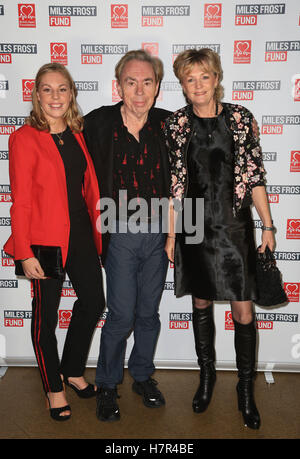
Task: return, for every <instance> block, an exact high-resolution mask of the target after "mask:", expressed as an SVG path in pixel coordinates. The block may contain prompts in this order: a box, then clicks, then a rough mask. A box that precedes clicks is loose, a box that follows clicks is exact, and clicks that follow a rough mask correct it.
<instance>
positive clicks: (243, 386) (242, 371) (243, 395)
mask: <svg viewBox="0 0 300 459" xmlns="http://www.w3.org/2000/svg"><path fill="white" fill-rule="evenodd" d="M234 328H235V338H234V344H235V351H236V365H237V369H238V377H239V382H238V384H237V387H236V388H237V394H238V408H239V410H240V411H241V412H242V415H243V418H244V423H245V425H246V426H248V427H250V428H251V429H259V427H260V416H259V412H258V410H257V408H256V405H255V401H254V395H253V380H254V376H255V358H256V326H255V320H253V321H252V322H250V323H249V324H246V325H244V324H241V323H239V322H236V321H234Z"/></svg>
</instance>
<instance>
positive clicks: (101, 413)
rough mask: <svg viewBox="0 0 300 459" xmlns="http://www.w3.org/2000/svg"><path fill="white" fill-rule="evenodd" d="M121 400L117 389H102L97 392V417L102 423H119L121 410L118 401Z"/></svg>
mask: <svg viewBox="0 0 300 459" xmlns="http://www.w3.org/2000/svg"><path fill="white" fill-rule="evenodd" d="M117 398H120V397H119V396H118V393H117V389H107V388H105V387H100V389H98V390H97V395H96V400H97V408H96V416H97V418H98V419H99V420H100V421H119V419H120V410H119V407H118V404H117V402H116V399H117Z"/></svg>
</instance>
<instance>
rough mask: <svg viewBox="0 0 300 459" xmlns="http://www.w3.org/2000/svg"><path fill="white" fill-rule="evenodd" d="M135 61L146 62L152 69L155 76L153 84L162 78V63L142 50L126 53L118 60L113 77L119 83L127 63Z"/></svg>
mask: <svg viewBox="0 0 300 459" xmlns="http://www.w3.org/2000/svg"><path fill="white" fill-rule="evenodd" d="M132 60H137V61H142V62H148V63H149V64H150V65H151V66H152V68H153V72H154V75H155V82H156V83H160V82H161V80H162V79H163V76H164V66H163V63H162V61H161V60H160V59H159V58H158V57H155V56H151V54H150V53H148V52H147V51H145V50H144V49H138V50H133V51H128V53H126V54H124V56H123V57H122V58H121V59H120V60H119V62H118V63H117V65H116V67H115V77H116V79H117V81H118V82H119V83H120V79H121V74H122V71H123V69H124V67H125V65H126V64H127V62H129V61H132Z"/></svg>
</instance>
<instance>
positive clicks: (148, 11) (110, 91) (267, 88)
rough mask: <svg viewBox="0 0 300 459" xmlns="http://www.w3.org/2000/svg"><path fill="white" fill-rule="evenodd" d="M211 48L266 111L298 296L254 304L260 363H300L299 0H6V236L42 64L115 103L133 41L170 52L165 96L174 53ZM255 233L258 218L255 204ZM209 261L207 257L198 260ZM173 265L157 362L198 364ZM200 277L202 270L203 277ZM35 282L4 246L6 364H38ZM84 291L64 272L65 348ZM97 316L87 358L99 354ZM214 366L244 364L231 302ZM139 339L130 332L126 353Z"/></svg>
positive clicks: (84, 97) (102, 101)
mask: <svg viewBox="0 0 300 459" xmlns="http://www.w3.org/2000/svg"><path fill="white" fill-rule="evenodd" d="M201 47H210V48H212V49H213V50H214V51H216V52H218V53H219V54H220V56H221V59H222V63H223V69H224V86H225V98H224V100H225V101H227V102H234V103H240V104H242V105H245V106H247V107H248V108H249V109H250V110H251V111H252V112H253V113H254V115H255V117H256V118H257V121H258V124H259V127H260V131H261V143H262V148H263V152H264V161H265V167H266V170H267V180H268V187H267V191H268V195H269V202H270V206H271V210H272V215H273V220H274V223H275V226H276V228H277V233H276V237H277V247H276V258H277V260H278V266H279V268H280V270H281V271H282V273H283V279H284V285H285V290H286V292H287V295H288V297H289V304H288V305H286V306H283V307H280V308H275V309H266V308H265V309H264V308H259V307H256V319H257V328H258V333H259V352H258V368H259V369H261V370H265V369H269V370H272V369H274V370H278V371H300V328H299V290H300V269H299V260H300V244H299V242H300V181H299V178H300V135H299V125H300V114H299V108H300V67H299V62H300V7H299V3H298V1H296V0H284V1H282V2H281V3H275V2H274V1H270V0H264V1H258V0H256V1H255V0H253V1H251V0H236V1H227V0H226V1H225V0H224V1H217V2H215V3H214V2H211V3H209V2H206V1H204V0H185V1H182V0H170V1H162V0H127V1H126V2H125V3H123V2H120V1H117V0H115V1H114V0H112V1H108V0H86V1H84V0H82V1H80V2H77V1H76V0H48V1H45V0H36V1H31V2H30V3H21V1H15V0H0V225H1V227H0V244H1V247H2V246H3V243H4V242H5V241H6V239H7V238H8V236H9V234H10V213H9V209H10V205H11V195H10V185H9V175H8V159H9V152H8V138H9V135H10V134H11V133H12V132H14V131H15V130H16V129H18V128H19V127H20V126H21V125H22V124H23V122H24V118H25V117H26V116H27V115H28V113H29V111H30V107H31V102H30V95H31V90H32V86H33V83H34V78H35V75H36V72H37V70H38V69H39V67H40V66H41V65H43V64H45V63H46V62H50V61H52V62H61V63H63V64H64V65H66V66H67V67H68V69H69V70H70V72H71V74H72V76H73V78H74V80H75V81H76V85H77V87H78V91H79V95H78V101H79V104H80V106H81V109H82V112H83V113H84V114H85V113H87V112H89V111H90V110H92V109H94V108H96V107H98V106H100V105H110V104H114V103H116V102H118V100H119V99H118V94H117V92H116V85H115V79H114V67H115V65H116V63H117V62H118V60H119V59H120V58H121V56H122V55H123V54H124V53H126V52H127V51H128V50H131V49H138V48H144V49H147V50H148V51H149V52H150V53H153V54H155V55H158V56H159V57H160V58H161V59H162V61H163V62H164V67H165V75H164V79H163V82H162V85H161V91H160V94H159V97H158V100H157V106H159V107H164V108H167V109H169V110H176V109H178V108H179V107H181V106H183V105H185V101H184V98H183V96H182V93H181V88H180V85H179V84H178V81H177V80H176V78H175V76H174V74H173V70H172V64H173V61H174V58H175V57H176V55H177V54H178V53H179V52H181V51H182V50H185V49H188V48H197V49H199V48H201ZM253 217H254V223H255V232H256V236H257V241H258V242H259V241H260V237H261V231H260V229H259V227H260V221H259V218H258V216H257V214H256V212H255V211H253ZM199 262H201V261H199ZM173 271H174V270H173V267H172V266H170V267H169V271H168V275H167V279H166V283H165V290H164V294H163V297H162V301H161V306H160V315H161V323H162V327H161V334H160V337H159V341H158V345H157V350H156V355H155V362H156V366H157V367H158V368H196V367H197V365H196V357H195V351H194V342H193V332H192V322H191V312H192V308H191V300H190V298H189V297H184V298H181V299H176V298H175V296H174V291H173ZM199 281H200V280H199ZM31 291H32V290H31V284H30V282H29V281H27V280H26V279H23V278H16V277H15V275H14V263H13V260H12V259H11V258H9V257H8V256H7V255H6V254H5V253H4V252H3V250H1V267H0V298H1V300H0V357H1V361H0V365H1V364H2V365H34V364H35V358H34V354H33V349H32V345H31V340H30V319H31ZM74 300H75V293H74V290H73V289H72V285H71V283H70V281H69V280H68V279H67V280H66V281H65V283H64V285H63V290H62V298H61V304H60V309H59V313H58V327H57V338H58V344H59V348H60V351H61V349H62V345H63V342H64V339H65V335H66V332H67V328H68V324H69V321H70V318H71V315H72V306H73V302H74ZM105 317H106V314H105V313H104V314H103V317H102V318H101V320H100V321H99V324H98V326H97V329H96V331H95V335H94V338H93V342H92V345H91V350H90V355H89V361H88V365H90V366H94V365H95V364H96V361H97V357H98V351H99V342H100V334H101V327H102V326H103V324H104V322H105ZM215 320H216V327H217V337H216V349H217V367H218V368H220V369H234V368H235V354H234V347H233V333H234V332H233V322H232V318H231V312H230V305H229V304H227V303H216V304H215ZM132 340H133V338H132V337H130V338H129V341H128V348H127V355H128V353H129V352H130V349H131V347H132Z"/></svg>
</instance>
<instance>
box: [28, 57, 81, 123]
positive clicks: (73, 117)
mask: <svg viewBox="0 0 300 459" xmlns="http://www.w3.org/2000/svg"><path fill="white" fill-rule="evenodd" d="M49 72H59V73H60V74H61V75H62V76H63V77H64V78H65V79H66V80H67V81H68V83H69V87H70V90H71V95H72V97H71V102H70V105H69V108H68V110H67V111H66V113H65V114H64V119H65V121H66V123H67V125H68V126H69V127H70V129H72V131H74V132H81V131H82V129H83V118H82V115H81V113H80V109H79V107H78V105H77V102H76V97H77V88H76V86H75V83H74V81H73V79H72V77H71V75H70V73H69V71H68V70H67V69H66V67H65V66H64V65H62V64H58V63H55V62H53V63H50V64H45V65H43V66H42V67H41V68H40V69H39V71H38V72H37V74H36V77H35V83H34V87H33V91H32V94H31V99H32V110H31V112H30V115H29V117H28V118H27V119H26V124H29V125H30V126H32V127H34V128H36V129H38V130H39V131H50V126H49V123H48V121H47V119H46V117H45V115H44V113H43V110H42V108H41V106H40V103H39V100H38V97H37V93H38V91H39V86H40V84H41V80H42V78H43V76H44V75H45V74H46V73H49Z"/></svg>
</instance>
